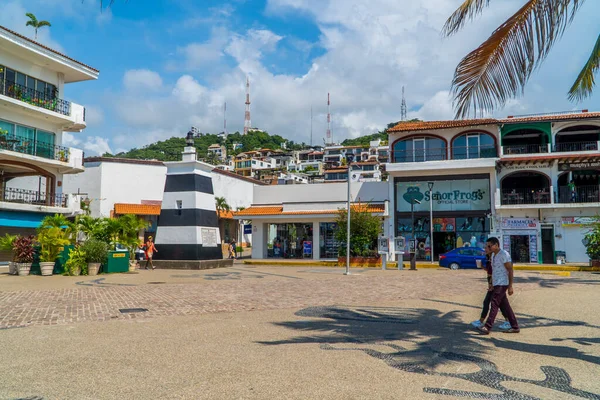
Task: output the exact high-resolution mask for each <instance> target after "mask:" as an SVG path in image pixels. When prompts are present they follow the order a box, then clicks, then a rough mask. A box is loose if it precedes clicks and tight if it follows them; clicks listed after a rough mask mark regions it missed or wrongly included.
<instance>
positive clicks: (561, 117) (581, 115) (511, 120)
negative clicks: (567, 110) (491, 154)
mask: <svg viewBox="0 0 600 400" xmlns="http://www.w3.org/2000/svg"><path fill="white" fill-rule="evenodd" d="M590 118H600V112H587V111H582V112H578V113H573V114H555V115H539V116H537V117H536V116H535V115H532V116H530V117H508V118H504V119H501V120H500V122H501V123H503V124H516V123H523V122H545V121H569V120H572V119H590Z"/></svg>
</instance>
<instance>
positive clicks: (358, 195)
mask: <svg viewBox="0 0 600 400" xmlns="http://www.w3.org/2000/svg"><path fill="white" fill-rule="evenodd" d="M347 188H348V184H347V183H345V182H343V183H315V184H312V185H270V186H256V187H255V188H254V200H253V202H252V204H254V205H261V204H281V203H299V202H306V203H329V202H345V201H346V200H347V198H348V194H347ZM350 190H351V193H350V196H351V198H352V201H358V200H359V199H360V201H362V202H369V201H377V202H382V201H385V200H389V198H388V183H387V182H359V183H352V184H351V186H350Z"/></svg>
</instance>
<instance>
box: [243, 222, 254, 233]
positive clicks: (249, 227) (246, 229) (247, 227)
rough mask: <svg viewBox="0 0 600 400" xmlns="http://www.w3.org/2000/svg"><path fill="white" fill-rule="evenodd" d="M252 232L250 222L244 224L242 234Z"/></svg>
mask: <svg viewBox="0 0 600 400" xmlns="http://www.w3.org/2000/svg"><path fill="white" fill-rule="evenodd" d="M251 233H252V224H247V225H244V235H249V234H251Z"/></svg>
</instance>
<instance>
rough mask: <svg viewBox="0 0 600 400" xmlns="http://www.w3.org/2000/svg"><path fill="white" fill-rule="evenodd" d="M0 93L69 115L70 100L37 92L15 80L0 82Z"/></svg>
mask: <svg viewBox="0 0 600 400" xmlns="http://www.w3.org/2000/svg"><path fill="white" fill-rule="evenodd" d="M0 94H3V95H5V96H8V97H12V98H13V99H17V100H20V101H22V102H25V103H28V104H31V105H34V106H36V107H41V108H45V109H46V110H50V111H54V112H57V113H59V114H63V115H69V116H70V115H71V102H69V101H67V100H63V99H59V98H58V97H52V96H50V95H48V94H47V93H44V92H38V91H37V90H34V89H31V88H28V87H27V86H24V85H20V84H18V83H16V82H11V81H6V82H4V83H2V82H0Z"/></svg>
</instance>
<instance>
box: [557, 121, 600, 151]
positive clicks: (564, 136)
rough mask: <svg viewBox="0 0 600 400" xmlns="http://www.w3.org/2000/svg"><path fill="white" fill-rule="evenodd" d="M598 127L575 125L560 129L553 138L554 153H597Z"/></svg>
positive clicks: (599, 133) (599, 134)
mask: <svg viewBox="0 0 600 400" xmlns="http://www.w3.org/2000/svg"><path fill="white" fill-rule="evenodd" d="M599 139H600V127H598V126H594V125H576V126H571V127H568V128H564V129H561V130H560V131H559V132H557V133H556V136H555V138H554V142H555V144H554V151H556V152H561V151H565V152H566V151H597V150H598V140H599Z"/></svg>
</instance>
